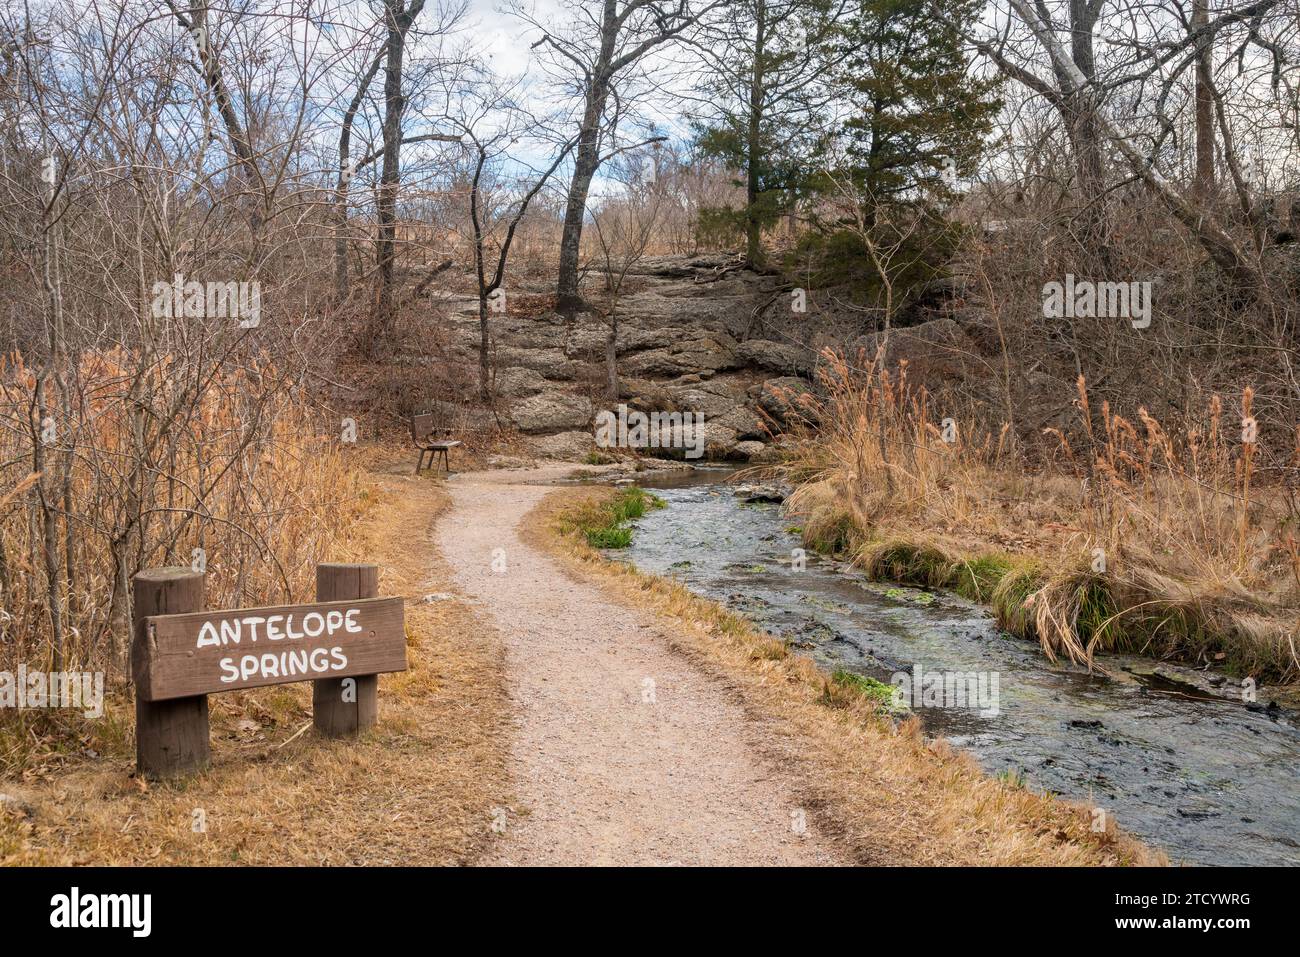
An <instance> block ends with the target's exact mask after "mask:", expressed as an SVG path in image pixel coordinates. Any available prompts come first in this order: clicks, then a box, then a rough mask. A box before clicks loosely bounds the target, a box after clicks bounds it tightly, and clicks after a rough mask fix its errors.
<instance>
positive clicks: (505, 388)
mask: <svg viewBox="0 0 1300 957" xmlns="http://www.w3.org/2000/svg"><path fill="white" fill-rule="evenodd" d="M495 382H496V390H497V394H499V395H501V396H504V397H505V398H508V399H517V398H520V397H521V396H528V395H536V394H537V393H538V392H542V391H544V390H545V389H549V388H550V387H551V384H550V382H548V381H547V380H546V377H545V376H544V375H542V374H541V373H540V372H538V371H537V370H536V369H529V368H527V367H526V366H511V367H510V368H508V369H498V370H497V374H496V380H495Z"/></svg>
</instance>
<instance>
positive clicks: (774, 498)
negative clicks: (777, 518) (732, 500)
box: [732, 485, 786, 504]
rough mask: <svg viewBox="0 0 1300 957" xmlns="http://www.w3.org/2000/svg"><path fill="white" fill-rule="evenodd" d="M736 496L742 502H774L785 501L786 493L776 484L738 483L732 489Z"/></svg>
mask: <svg viewBox="0 0 1300 957" xmlns="http://www.w3.org/2000/svg"><path fill="white" fill-rule="evenodd" d="M732 494H733V495H735V496H736V498H738V499H740V500H742V501H744V502H747V503H748V502H776V503H778V504H779V503H781V502H784V501H785V497H786V493H785V490H784V489H782V488H781V487H780V486H778V485H738V486H736V488H735V489H734V490H733V491H732Z"/></svg>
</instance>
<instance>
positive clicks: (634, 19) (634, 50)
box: [514, 0, 722, 312]
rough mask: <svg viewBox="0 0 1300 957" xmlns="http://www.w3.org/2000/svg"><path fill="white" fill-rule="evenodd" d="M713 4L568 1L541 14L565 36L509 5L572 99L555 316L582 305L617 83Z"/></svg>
mask: <svg viewBox="0 0 1300 957" xmlns="http://www.w3.org/2000/svg"><path fill="white" fill-rule="evenodd" d="M720 6H722V0H710V2H706V3H703V4H698V3H692V2H691V0H624V2H622V3H620V2H619V0H593V2H581V0H570V2H569V3H568V7H567V9H568V12H569V16H568V17H564V18H554V17H548V22H554V21H555V20H556V19H562V20H567V22H569V23H571V24H574V26H573V27H571V28H570V29H569V30H568V31H567V32H562V31H558V30H553V29H551V28H550V27H548V26H547V25H545V24H544V23H542V22H541V21H540V20H538V19H536V18H535V17H534V15H533V14H532V13H530V12H527V11H525V10H524V9H523V8H522V7H519V6H516V7H515V8H514V10H515V13H516V15H517V16H519V17H521V18H522V19H524V20H525V21H526V22H528V23H530V24H531V25H532V26H534V27H536V28H537V29H539V30H541V31H542V37H541V39H539V40H537V41H536V42H535V43H534V44H533V46H534V48H544V49H546V50H548V51H550V52H551V53H552V55H553V57H554V58H555V63H556V64H557V65H558V66H559V67H560V69H561V71H562V73H563V74H565V75H566V78H567V79H568V82H569V83H570V84H573V83H574V82H575V81H576V87H577V91H578V93H579V97H580V114H579V119H578V145H577V150H576V152H575V154H574V162H573V176H572V178H571V179H570V181H569V194H568V203H567V205H566V207H565V213H564V234H563V236H562V237H561V240H560V263H559V277H558V279H557V281H556V297H557V307H558V308H559V309H560V310H561V311H564V312H573V311H576V310H578V309H581V308H582V307H583V302H582V297H581V295H580V294H579V291H578V270H579V265H580V260H581V245H582V228H583V223H584V220H585V217H586V212H587V197H588V195H589V193H590V192H591V182H592V180H593V179H594V178H595V175H596V171H597V170H598V169H599V168H600V165H601V163H602V162H604V160H605V159H607V158H608V156H609V155H612V154H613V153H614V152H615V151H616V150H615V148H614V147H613V146H612V144H611V143H609V142H603V141H608V140H612V139H613V137H614V136H615V131H616V128H617V124H616V122H615V120H616V119H617V118H618V117H621V116H622V115H624V114H625V112H626V108H627V104H626V103H624V102H623V100H625V99H626V98H627V94H628V93H629V92H630V91H626V90H620V85H621V84H622V83H623V81H624V80H626V75H627V74H628V73H629V72H630V71H631V70H632V69H633V68H634V67H636V66H638V65H639V64H641V63H642V61H643V60H644V59H645V58H646V57H647V56H648V55H649V54H650V53H651V52H653V51H654V50H656V49H658V48H660V47H663V46H664V45H665V44H668V43H672V42H674V41H676V40H679V39H681V38H682V37H683V36H685V35H686V34H687V31H689V30H690V29H691V28H692V27H694V26H695V25H696V23H698V22H699V19H700V18H701V17H702V16H705V15H706V14H708V13H710V12H711V11H713V10H715V9H717V8H719V7H720ZM611 103H612V104H613V107H614V109H613V110H612V111H611Z"/></svg>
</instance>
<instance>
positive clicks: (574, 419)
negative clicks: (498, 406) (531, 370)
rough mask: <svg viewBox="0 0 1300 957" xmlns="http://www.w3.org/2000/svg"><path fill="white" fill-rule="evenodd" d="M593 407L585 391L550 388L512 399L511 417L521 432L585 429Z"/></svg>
mask: <svg viewBox="0 0 1300 957" xmlns="http://www.w3.org/2000/svg"><path fill="white" fill-rule="evenodd" d="M594 414H595V410H594V409H593V408H592V405H591V400H590V399H588V398H587V397H586V396H585V395H574V394H573V393H572V392H561V391H559V390H551V391H547V392H539V393H538V394H537V395H532V396H528V397H526V398H523V399H519V400H518V401H517V402H515V403H514V404H513V405H512V407H511V410H510V418H511V419H512V420H513V421H514V424H515V427H516V428H518V429H519V431H520V432H528V433H533V434H537V433H550V432H570V431H573V430H575V429H586V428H588V427H589V426H590V425H591V419H592V416H593V415H594Z"/></svg>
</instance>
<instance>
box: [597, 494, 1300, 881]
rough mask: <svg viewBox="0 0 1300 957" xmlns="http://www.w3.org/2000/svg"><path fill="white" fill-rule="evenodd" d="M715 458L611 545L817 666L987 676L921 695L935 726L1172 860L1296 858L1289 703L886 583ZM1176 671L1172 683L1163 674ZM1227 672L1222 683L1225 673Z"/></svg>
mask: <svg viewBox="0 0 1300 957" xmlns="http://www.w3.org/2000/svg"><path fill="white" fill-rule="evenodd" d="M726 478H727V475H726V473H724V472H710V471H706V470H697V471H694V472H689V473H671V474H667V475H661V476H655V477H646V478H644V479H643V480H642V481H641V482H640V483H639V484H641V485H643V486H644V487H647V488H653V489H654V490H655V493H656V494H657V495H659V496H660V497H662V498H663V499H665V500H666V501H667V503H668V507H667V508H664V509H657V510H654V511H651V512H647V513H646V515H645V516H644V517H643V518H642V519H640V520H639V521H638V522H637V523H636V532H635V535H634V536H633V543H632V545H631V547H629V548H627V549H623V550H621V551H616V552H611V553H610V557H611V558H617V559H620V560H625V561H630V562H632V563H633V564H635V565H636V567H637V568H639V569H641V570H642V571H645V572H650V573H653V574H658V575H665V576H670V577H673V578H676V579H678V580H680V581H681V582H682V583H683V584H684V585H686V586H687V587H689V588H690V589H691V590H692V591H694V592H696V593H697V594H700V595H702V596H704V597H707V598H711V599H714V600H717V601H720V602H723V603H724V604H726V605H727V606H729V607H730V608H732V609H733V610H735V611H737V612H740V613H742V614H744V615H746V616H747V617H748V618H750V619H751V620H752V621H754V622H755V623H756V624H758V625H760V626H762V627H763V628H765V629H767V630H768V631H769V632H771V633H772V634H774V635H778V636H780V637H782V638H784V639H786V640H788V641H789V642H790V643H791V644H792V646H793V648H794V650H795V651H796V652H797V653H802V654H807V655H811V656H812V658H813V659H814V660H815V661H817V662H818V664H820V665H822V666H823V667H825V668H827V669H835V668H842V669H845V670H848V671H851V672H854V673H857V674H862V675H867V676H870V677H873V678H876V679H878V680H881V681H884V682H886V683H889V682H891V679H892V677H893V676H894V675H896V674H898V673H900V672H909V673H911V672H913V669H914V668H919V669H920V670H922V671H924V672H927V673H929V672H948V673H953V672H962V673H971V672H973V673H977V674H980V675H983V676H985V679H986V683H985V686H984V687H985V690H986V691H991V690H992V684H991V677H990V676H992V675H996V676H997V695H996V704H995V705H994V706H993V707H989V704H990V699H989V698H983V699H982V700H979V701H968V702H967V705H968V706H965V707H924V706H922V707H919V708H917V709H916V712H917V714H918V715H919V716H920V718H921V720H922V722H923V723H924V725H925V728H926V731H927V733H929V734H931V735H935V736H943V737H946V738H948V739H949V740H951V741H952V743H953V744H954V745H957V746H959V747H961V748H964V749H965V750H967V751H970V752H971V753H972V754H973V755H974V756H975V757H976V758H977V760H978V761H979V762H980V764H981V765H982V766H983V767H984V768H985V769H986V770H987V771H989V772H990V773H995V774H1006V775H1009V776H1014V778H1015V779H1016V780H1022V781H1023V782H1024V785H1025V786H1026V787H1030V788H1033V789H1036V790H1039V791H1049V792H1052V793H1055V794H1059V795H1061V796H1062V797H1065V798H1069V799H1071V800H1075V801H1079V802H1082V803H1084V804H1086V805H1088V806H1090V807H1093V808H1096V809H1099V810H1101V811H1105V812H1106V813H1107V814H1112V815H1114V816H1115V820H1117V821H1118V823H1119V825H1120V826H1121V827H1124V828H1125V829H1127V830H1128V831H1130V832H1131V833H1133V834H1136V835H1138V836H1139V837H1140V838H1142V839H1143V840H1144V841H1146V842H1147V843H1148V844H1151V845H1153V846H1156V847H1160V848H1162V849H1163V850H1165V851H1166V853H1167V854H1168V855H1169V857H1170V859H1171V860H1172V861H1174V862H1176V863H1188V864H1205V865H1214V864H1247V865H1288V864H1290V865H1294V864H1300V729H1298V728H1297V725H1296V723H1295V718H1294V715H1291V714H1289V713H1287V712H1284V711H1278V710H1277V709H1269V708H1266V707H1264V705H1266V704H1267V699H1266V697H1263V698H1261V700H1260V702H1259V703H1254V704H1252V705H1250V706H1247V705H1246V704H1245V703H1243V702H1242V701H1241V700H1240V697H1241V695H1240V694H1238V695H1237V696H1236V697H1235V698H1229V697H1219V696H1216V694H1215V693H1213V692H1206V691H1198V690H1197V689H1196V688H1195V687H1194V686H1193V685H1192V684H1187V683H1183V682H1181V681H1179V680H1176V679H1177V675H1178V671H1179V669H1177V668H1169V667H1162V669H1161V670H1162V671H1163V672H1164V674H1165V675H1166V677H1163V678H1162V677H1160V676H1156V675H1151V674H1150V672H1151V670H1152V668H1151V662H1150V661H1146V660H1142V659H1137V658H1126V657H1123V656H1107V657H1104V658H1101V659H1099V660H1098V664H1099V665H1100V666H1101V668H1102V669H1104V671H1105V672H1106V673H1107V674H1106V675H1102V674H1097V673H1092V674H1090V673H1088V671H1087V670H1086V669H1084V668H1081V667H1076V666H1073V665H1070V664H1068V663H1060V662H1058V663H1052V662H1051V661H1049V660H1048V659H1047V658H1045V657H1044V656H1043V654H1042V653H1041V652H1040V651H1039V649H1038V648H1037V646H1036V645H1034V644H1033V643H1031V642H1028V641H1025V640H1023V639H1020V638H1016V637H1014V636H1012V635H1009V634H1007V633H1005V632H1003V631H1002V630H1001V629H999V628H998V627H997V625H996V623H995V622H994V620H993V619H992V617H991V616H990V614H989V612H988V611H987V610H986V609H984V608H982V607H981V606H979V605H976V604H973V603H971V602H969V601H966V600H965V599H962V598H960V597H958V596H956V595H951V594H945V593H930V592H924V591H920V590H917V589H910V588H900V587H892V586H888V585H882V584H879V583H873V582H870V581H868V580H867V579H866V578H865V577H864V576H862V575H861V574H860V573H858V572H856V571H854V570H852V569H850V568H848V567H847V566H846V565H844V564H843V563H841V562H835V561H831V560H827V559H822V558H819V557H818V556H816V555H814V554H812V553H808V554H807V555H806V558H805V566H804V567H803V568H802V570H800V569H799V568H798V567H797V566H798V565H799V562H798V561H797V556H798V553H797V552H795V551H794V550H795V549H798V548H799V546H800V541H799V537H798V535H797V534H796V533H794V532H792V531H791V530H790V526H791V520H790V519H788V518H787V517H785V516H784V515H783V514H782V510H781V506H779V505H770V504H743V503H742V502H741V501H740V500H739V499H737V497H736V496H735V495H734V494H733V492H732V489H731V488H730V487H728V486H727V485H725V484H724V483H725V481H726ZM1169 675H1173V676H1174V678H1175V680H1168V676H1169ZM1225 687H1227V688H1229V689H1230V688H1231V687H1232V682H1231V679H1228V682H1227V683H1226V685H1225Z"/></svg>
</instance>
